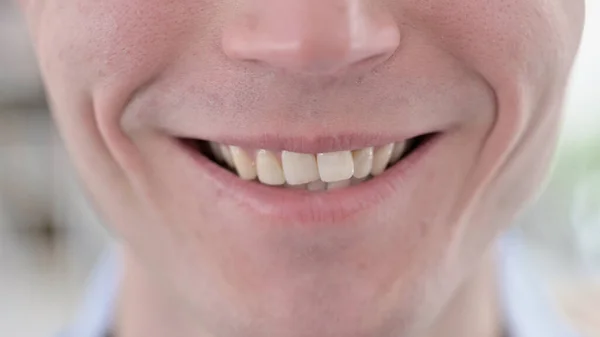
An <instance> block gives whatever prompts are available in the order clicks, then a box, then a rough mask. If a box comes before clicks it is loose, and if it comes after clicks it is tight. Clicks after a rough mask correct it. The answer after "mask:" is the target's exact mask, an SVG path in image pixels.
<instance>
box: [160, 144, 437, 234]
mask: <svg viewBox="0 0 600 337" xmlns="http://www.w3.org/2000/svg"><path fill="white" fill-rule="evenodd" d="M444 135H445V133H442V132H439V133H436V134H435V135H433V136H432V137H431V138H429V139H428V140H427V141H426V142H425V143H423V144H421V145H420V146H419V147H418V148H416V149H415V151H413V152H412V153H411V154H410V155H409V156H408V157H406V158H404V159H403V160H401V161H400V162H398V163H397V164H395V165H393V166H392V167H390V168H388V169H387V170H386V171H385V172H384V173H383V174H381V175H379V176H377V177H374V178H373V179H371V180H368V181H365V182H363V183H361V184H358V185H355V186H351V187H347V188H343V189H339V190H333V191H326V192H320V193H315V192H310V191H306V190H299V189H286V188H280V187H271V186H267V185H263V184H259V183H256V182H253V181H246V180H242V179H240V178H239V177H238V176H237V175H235V174H234V173H231V172H229V171H227V170H225V169H223V168H222V167H220V166H219V165H217V164H216V163H214V162H213V161H211V160H210V159H208V158H207V157H205V156H204V155H202V154H201V153H200V152H198V151H196V150H194V149H192V148H191V147H189V146H188V145H185V144H184V143H183V142H182V141H181V140H179V139H177V138H171V140H172V141H173V142H175V143H176V147H178V148H179V149H180V150H181V151H183V153H184V155H186V156H187V157H189V158H190V159H191V162H192V163H193V164H194V165H196V166H197V168H198V169H199V170H200V171H201V172H200V173H201V174H202V175H203V176H204V177H206V178H207V180H209V181H211V182H213V183H214V186H213V187H212V188H213V189H214V190H213V193H214V195H215V196H218V197H219V198H226V199H229V200H231V201H232V205H239V206H240V207H243V208H244V209H246V210H247V211H249V212H253V213H255V214H258V215H260V216H264V217H268V218H269V219H272V220H279V221H281V222H293V223H301V224H304V225H311V224H341V223H343V221H344V220H346V219H348V218H351V217H353V216H356V215H357V214H359V213H361V212H364V211H368V210H369V209H372V208H375V207H377V206H378V205H380V204H382V203H384V202H386V201H387V200H389V199H391V198H393V197H394V196H395V195H398V194H399V193H402V188H401V187H402V185H404V183H405V181H407V180H408V179H412V178H413V177H414V175H415V173H416V172H418V170H419V166H420V164H421V163H422V162H423V159H424V158H426V157H427V156H428V154H429V153H430V152H432V151H433V149H434V148H435V147H436V146H437V144H439V143H440V142H441V140H443V139H444Z"/></svg>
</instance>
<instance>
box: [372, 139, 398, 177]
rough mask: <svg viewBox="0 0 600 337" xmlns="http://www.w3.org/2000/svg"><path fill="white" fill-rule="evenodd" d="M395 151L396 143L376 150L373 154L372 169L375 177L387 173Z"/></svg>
mask: <svg viewBox="0 0 600 337" xmlns="http://www.w3.org/2000/svg"><path fill="white" fill-rule="evenodd" d="M393 149H394V143H391V144H388V145H385V146H382V147H380V148H378V149H377V150H375V152H374V153H373V168H372V169H371V174H372V175H373V176H377V175H380V174H382V173H383V171H385V168H386V167H387V165H388V163H389V162H390V158H391V156H392V151H393Z"/></svg>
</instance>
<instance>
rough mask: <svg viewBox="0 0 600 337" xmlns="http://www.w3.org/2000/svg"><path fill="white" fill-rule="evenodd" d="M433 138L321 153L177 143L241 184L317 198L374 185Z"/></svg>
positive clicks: (185, 140)
mask: <svg viewBox="0 0 600 337" xmlns="http://www.w3.org/2000/svg"><path fill="white" fill-rule="evenodd" d="M437 135H438V133H436V132H432V133H427V134H423V135H419V136H416V137H413V138H410V139H406V140H403V141H399V142H393V143H388V144H384V145H379V146H376V145H374V146H368V147H364V148H358V149H348V150H343V151H335V152H321V153H299V152H292V151H285V150H284V151H273V150H269V149H253V148H245V147H239V146H235V145H227V144H222V143H217V142H212V141H208V140H202V139H193V138H180V139H179V140H180V141H181V143H182V144H184V145H185V146H186V147H187V148H189V149H190V150H192V151H194V152H196V153H197V154H199V155H202V156H204V157H206V158H207V159H209V160H210V161H212V162H213V163H214V164H216V165H218V166H219V167H221V168H222V169H224V170H226V171H229V172H231V173H233V174H235V175H237V177H238V178H239V179H241V180H245V181H251V182H254V183H257V184H262V185H267V186H270V187H277V188H280V189H294V190H306V191H309V192H315V193H318V192H325V191H332V190H338V189H345V188H349V187H352V186H356V185H360V184H363V183H365V182H367V181H369V180H373V179H375V178H377V177H378V176H380V175H382V174H383V173H384V172H386V171H387V170H388V169H390V168H392V167H393V166H395V165H398V164H399V163H401V162H403V161H405V160H407V159H408V158H409V157H410V156H412V155H413V154H415V153H417V152H418V151H419V149H420V148H422V147H424V146H426V145H427V144H428V143H429V142H431V141H432V140H433V139H434V138H435V137H436V136H437Z"/></svg>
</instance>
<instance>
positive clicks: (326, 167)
mask: <svg viewBox="0 0 600 337" xmlns="http://www.w3.org/2000/svg"><path fill="white" fill-rule="evenodd" d="M317 164H318V166H319V176H320V177H321V180H323V181H324V182H327V183H331V182H335V181H341V180H346V179H350V177H352V174H354V161H353V160H352V153H351V152H350V151H339V152H330V153H319V154H318V155H317Z"/></svg>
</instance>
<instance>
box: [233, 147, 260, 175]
mask: <svg viewBox="0 0 600 337" xmlns="http://www.w3.org/2000/svg"><path fill="white" fill-rule="evenodd" d="M229 150H230V151H231V158H232V159H233V162H234V164H235V168H236V170H237V173H238V175H239V176H240V178H242V179H244V180H253V179H255V178H256V167H255V166H254V162H253V161H252V159H251V158H250V156H248V154H247V153H246V152H245V151H244V150H242V149H240V148H239V147H237V146H231V147H229Z"/></svg>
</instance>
